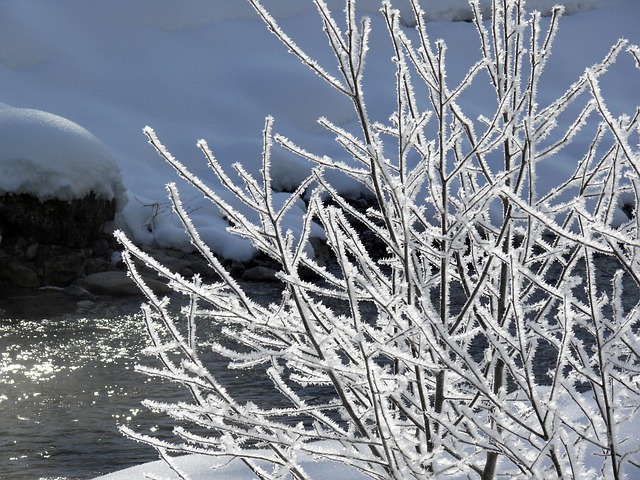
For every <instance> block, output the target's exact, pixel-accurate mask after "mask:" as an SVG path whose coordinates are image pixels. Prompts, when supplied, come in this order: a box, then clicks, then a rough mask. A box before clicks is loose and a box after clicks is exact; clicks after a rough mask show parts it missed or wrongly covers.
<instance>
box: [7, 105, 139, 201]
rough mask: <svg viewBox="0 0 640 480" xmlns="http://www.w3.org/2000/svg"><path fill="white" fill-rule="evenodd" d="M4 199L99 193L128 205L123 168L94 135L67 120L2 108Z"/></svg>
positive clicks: (69, 196) (45, 113) (76, 197)
mask: <svg viewBox="0 0 640 480" xmlns="http://www.w3.org/2000/svg"><path fill="white" fill-rule="evenodd" d="M0 145H1V146H2V147H1V148H0V195H5V194H7V193H11V194H21V193H24V194H29V195H32V196H34V197H37V198H38V199H40V200H43V201H44V200H50V199H54V198H55V199H59V200H65V201H68V200H74V199H79V198H83V197H85V196H86V195H87V194H89V193H90V192H93V193H94V194H95V195H96V196H97V197H98V198H104V199H107V200H113V199H115V200H116V204H117V206H118V209H121V208H122V207H123V206H124V204H125V203H126V198H127V197H126V194H125V187H124V185H123V183H122V175H121V173H120V168H119V167H118V164H117V163H116V161H115V160H114V158H113V156H112V155H111V153H110V152H109V150H108V149H107V147H106V146H105V145H104V144H103V143H102V142H101V141H100V140H98V139H97V138H96V137H95V136H94V135H93V134H91V133H90V132H89V131H87V130H86V129H84V128H83V127H81V126H80V125H78V124H76V123H74V122H72V121H70V120H67V119H66V118H63V117H60V116H58V115H54V114H52V113H47V112H43V111H41V110H33V109H28V108H13V107H10V106H7V105H4V104H2V105H0Z"/></svg>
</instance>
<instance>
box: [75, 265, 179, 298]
mask: <svg viewBox="0 0 640 480" xmlns="http://www.w3.org/2000/svg"><path fill="white" fill-rule="evenodd" d="M145 282H146V283H147V285H148V286H149V287H150V288H151V289H152V290H153V291H154V292H155V293H158V294H166V293H171V289H170V288H169V287H168V286H167V285H166V284H164V283H163V282H161V281H159V280H155V279H152V278H145ZM76 285H78V286H80V287H82V288H84V289H86V290H88V291H89V292H91V293H94V294H98V295H113V296H126V295H142V292H141V291H140V289H139V288H138V286H137V285H136V284H135V282H134V281H133V280H132V279H131V278H130V277H129V276H128V275H127V274H126V273H125V272H118V271H109V272H100V273H94V274H91V275H87V276H86V277H85V278H83V279H81V280H78V282H76Z"/></svg>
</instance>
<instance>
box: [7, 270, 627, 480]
mask: <svg viewBox="0 0 640 480" xmlns="http://www.w3.org/2000/svg"><path fill="white" fill-rule="evenodd" d="M603 270H605V271H604V272H603V273H604V275H602V277H603V278H602V279H601V280H602V281H603V282H605V283H607V282H608V281H610V276H611V275H612V273H613V269H610V270H612V271H611V272H608V271H606V270H608V269H603ZM244 287H245V289H246V291H247V292H250V293H251V294H252V295H253V297H254V298H256V299H257V300H260V299H262V300H263V301H269V300H274V299H275V298H276V297H277V296H278V294H279V291H278V289H277V286H276V285H270V284H264V283H263V284H249V285H245V286H244ZM630 287H631V286H630ZM628 291H633V295H631V296H630V298H629V300H631V301H630V302H629V305H635V302H636V301H637V298H638V292H637V290H636V289H635V288H629V290H628ZM142 301H143V298H142V297H134V298H124V299H123V298H119V299H118V298H102V299H94V300H92V301H91V302H89V301H78V300H77V299H75V298H72V297H69V296H66V295H64V294H62V293H60V292H55V291H20V290H18V291H6V290H0V479H11V480H13V479H49V480H53V479H56V480H63V479H67V480H72V479H74V480H75V479H88V478H94V477H96V476H98V475H101V474H105V473H109V472H112V471H115V470H119V469H122V468H126V467H128V466H132V465H136V464H140V463H143V462H147V461H151V460H156V459H157V455H156V453H155V450H153V449H152V448H151V447H149V446H146V445H141V444H137V443H135V442H133V441H131V440H130V439H128V438H126V437H124V436H123V435H121V434H120V432H119V431H118V425H128V426H131V427H132V428H134V430H136V431H138V432H141V433H152V432H154V434H158V433H162V431H163V430H166V429H167V428H169V425H166V424H165V425H157V423H156V422H159V421H162V420H159V418H160V419H162V417H161V416H154V415H153V414H152V413H151V412H149V411H148V410H147V409H146V408H145V407H142V406H141V405H140V402H141V401H142V400H144V399H145V398H152V399H154V400H159V401H162V400H175V399H177V398H179V396H180V395H182V394H183V393H181V392H180V390H179V389H177V387H176V386H175V385H172V384H164V383H162V382H160V381H158V380H155V379H150V378H148V377H146V376H144V375H142V374H139V373H137V372H135V371H134V365H135V364H137V363H141V362H142V363H144V360H145V357H144V356H143V355H142V354H141V353H140V352H141V350H142V349H143V348H144V347H145V346H146V345H147V337H146V334H145V331H144V326H143V321H142V318H141V315H140V313H139V307H140V303H141V302H142ZM211 369H212V371H214V372H216V373H217V374H220V373H222V372H224V374H225V375H227V377H226V378H224V377H223V378H220V380H221V381H223V383H226V386H227V388H232V389H233V391H234V393H236V394H237V395H239V396H240V397H243V398H244V399H245V400H254V399H258V400H260V401H264V400H265V398H264V392H265V391H266V390H267V389H266V388H265V389H262V388H261V385H260V380H259V379H257V378H253V379H252V378H248V377H247V374H248V372H243V373H242V378H238V377H236V376H235V375H236V373H234V372H232V371H228V370H226V369H225V368H224V365H223V364H221V365H220V368H216V365H211ZM262 381H264V378H263V379H262ZM258 403H260V402H258Z"/></svg>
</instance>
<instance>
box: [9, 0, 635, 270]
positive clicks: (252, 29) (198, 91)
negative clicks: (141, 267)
mask: <svg viewBox="0 0 640 480" xmlns="http://www.w3.org/2000/svg"><path fill="white" fill-rule="evenodd" d="M489 2H490V0H481V4H482V5H483V6H485V7H486V6H487V5H488V4H489ZM327 3H328V4H329V6H330V7H332V8H333V9H334V11H336V12H337V15H338V16H340V15H341V13H339V12H341V11H342V9H343V8H344V0H328V2H327ZM392 3H393V4H394V5H395V6H396V7H397V8H399V9H400V10H401V12H402V13H403V16H404V17H405V18H406V19H407V23H410V21H411V13H410V9H409V1H408V0H393V1H392ZM555 3H564V4H565V5H566V7H567V12H568V13H575V12H578V11H580V12H579V13H578V14H576V15H570V16H567V17H565V18H564V19H563V20H562V23H561V27H560V32H559V34H558V38H557V44H556V47H555V49H554V56H553V57H552V60H551V61H550V63H549V65H548V67H547V70H546V72H545V76H544V80H543V82H544V85H543V88H542V90H541V96H542V98H541V101H546V100H548V99H549V98H555V97H557V96H558V95H560V94H561V93H562V92H564V90H565V89H566V88H567V87H568V86H569V85H571V83H572V82H573V81H575V80H576V78H577V77H578V76H579V75H580V74H581V73H582V72H583V71H584V68H585V67H587V66H589V65H592V64H594V63H596V62H597V61H599V60H600V59H601V58H602V57H603V56H604V55H605V54H606V51H607V50H608V49H609V47H610V46H611V45H612V44H613V43H614V42H615V40H616V39H617V38H618V37H627V38H629V40H630V41H631V42H633V43H640V30H639V29H638V18H640V17H639V16H640V2H638V1H637V0H565V1H563V2H560V1H559V0H529V1H528V2H527V6H528V8H530V9H539V10H542V11H548V10H549V8H550V7H551V6H552V5H553V4H555ZM263 4H264V5H265V7H267V8H268V9H269V10H271V11H272V12H273V14H274V16H276V18H278V19H279V20H280V21H281V23H282V26H283V29H284V30H285V31H286V32H289V33H290V35H291V37H292V38H294V39H295V40H296V41H297V42H298V43H299V44H300V45H301V46H302V47H303V48H305V49H306V50H307V52H308V53H309V54H310V55H311V56H313V57H314V58H317V59H318V61H319V62H321V63H322V64H323V65H325V66H326V68H327V69H328V70H331V68H332V67H335V59H334V58H333V55H332V53H331V52H330V51H329V50H328V48H327V47H326V38H325V36H324V33H323V32H322V26H321V24H320V21H319V20H318V16H317V13H316V11H315V7H314V6H313V5H312V2H311V1H308V2H307V1H305V2H302V1H300V0H263ZM380 4H381V1H380V0H358V11H359V14H363V15H370V16H371V17H372V22H373V28H374V32H373V34H372V38H371V49H370V55H369V59H368V62H367V71H366V73H365V77H366V78H365V87H366V92H367V95H368V99H369V101H368V107H369V112H370V114H371V115H372V118H373V119H374V120H377V121H383V122H385V121H386V120H387V119H388V118H389V115H390V113H391V112H392V111H393V109H394V92H393V88H391V89H390V88H389V85H392V84H393V83H392V82H393V81H394V71H393V65H392V63H391V62H390V58H391V55H392V52H391V50H390V46H389V40H388V34H387V32H386V27H385V25H384V21H383V20H382V18H381V15H380V13H379V8H380ZM421 4H422V6H423V8H424V9H425V11H426V15H427V18H428V19H429V20H433V22H432V23H431V24H430V25H429V33H430V36H431V38H432V39H434V40H435V39H438V38H443V39H444V40H445V41H446V42H447V44H448V46H449V54H448V61H449V67H448V68H449V77H450V78H451V79H452V80H455V79H460V78H461V76H462V75H463V74H464V72H466V70H467V68H468V67H469V66H470V65H471V64H473V62H474V61H475V60H476V59H477V58H478V54H479V47H478V46H477V45H478V44H477V42H478V40H477V33H476V32H475V29H474V27H473V25H470V24H468V23H464V22H456V23H451V22H448V20H460V19H462V20H464V19H466V18H468V16H469V7H468V3H467V0H447V1H446V2H445V1H441V0H422V1H421ZM596 7H602V8H598V9H597V10H590V9H592V8H596ZM113 32H117V34H115V35H114V33H113ZM625 62H626V63H625ZM625 62H623V64H622V65H621V66H620V68H618V67H616V68H615V69H612V72H611V73H610V74H608V75H607V79H606V80H605V81H604V82H603V91H604V92H605V96H606V98H607V100H608V102H609V106H610V109H611V110H612V112H613V113H614V114H620V113H622V111H625V110H628V108H629V105H635V104H637V103H638V89H637V87H636V85H635V83H634V81H633V80H631V79H633V78H637V72H636V71H635V66H634V65H633V63H632V62H630V61H628V60H627V61H625ZM0 85H2V88H1V89H0V102H6V103H9V104H12V105H16V106H20V107H27V108H34V109H38V110H44V111H48V112H54V113H55V114H57V115H60V116H62V117H65V118H70V119H73V120H74V121H75V122H77V123H79V124H81V125H82V126H83V127H84V128H86V129H87V130H89V131H91V132H92V133H93V134H95V135H96V136H97V137H98V138H100V139H101V140H102V141H104V142H105V145H106V146H107V148H108V150H109V151H110V152H112V154H113V155H112V156H111V158H112V159H113V158H114V159H115V161H116V162H117V165H118V166H119V168H120V171H121V172H122V183H123V184H124V186H125V187H126V190H127V192H128V195H129V198H130V201H129V203H128V205H127V208H126V211H123V212H122V214H121V215H120V216H119V221H120V225H119V228H123V229H125V230H126V231H128V232H132V236H133V237H134V239H136V241H138V242H140V243H147V244H155V245H157V246H174V247H177V248H182V249H184V248H190V246H189V245H188V244H187V243H186V242H187V239H186V236H185V235H183V234H182V233H181V230H182V227H181V225H180V223H179V222H178V221H177V220H176V219H175V218H173V217H172V214H171V208H170V206H169V204H168V200H167V195H166V191H165V188H164V186H165V184H167V183H168V182H170V181H178V180H177V179H176V175H175V173H174V172H173V171H172V170H171V169H170V168H169V167H168V166H167V165H165V164H164V163H163V161H162V160H161V159H159V158H158V156H157V155H156V154H155V152H154V151H153V149H152V148H151V147H149V145H148V144H147V142H146V139H145V137H144V135H143V133H142V129H143V127H144V126H145V125H150V126H151V127H153V128H154V129H155V131H156V132H157V133H158V136H159V137H160V139H161V140H162V142H163V143H165V144H166V145H167V147H168V149H169V150H170V151H171V152H172V153H173V154H174V156H175V157H176V158H177V159H179V160H180V161H181V162H182V163H183V164H185V165H186V166H187V167H188V168H189V169H190V170H191V171H193V172H194V173H195V174H197V175H199V176H200V177H201V178H203V179H204V180H206V181H208V182H210V183H211V184H212V185H213V187H214V188H215V187H216V185H215V180H213V179H212V176H213V175H212V173H211V171H210V169H209V168H208V167H207V164H206V161H205V160H204V158H202V156H201V155H200V153H199V152H198V150H197V148H196V146H195V145H196V142H197V140H198V139H200V138H204V139H206V140H207V142H208V144H209V145H210V146H211V148H212V150H213V152H214V153H215V155H216V157H217V158H218V159H219V160H220V161H221V162H223V163H226V164H228V165H231V164H232V163H234V162H241V163H242V164H243V165H245V166H246V168H247V170H249V171H251V172H253V173H254V174H257V173H258V170H259V168H260V155H261V151H260V150H261V140H262V139H261V131H262V128H263V126H264V118H265V117H266V116H267V115H272V116H273V117H274V118H275V126H274V130H275V131H277V132H278V133H282V134H283V135H286V136H287V137H289V138H291V139H292V140H293V141H295V142H297V143H298V144H300V145H301V146H302V147H304V148H306V149H307V150H309V151H311V152H314V153H319V154H326V155H329V156H331V157H333V158H336V159H338V160H343V159H344V156H345V154H344V151H343V150H342V149H341V148H340V147H339V146H337V145H336V144H335V142H334V141H333V137H332V135H327V133H326V132H325V131H323V129H322V128H321V127H319V126H318V125H317V123H316V120H317V118H319V117H323V116H324V117H327V118H329V119H330V120H332V121H333V122H335V123H337V124H338V125H340V126H343V127H345V128H357V125H355V116H354V114H353V111H352V107H351V105H350V104H349V102H348V100H345V99H344V98H342V97H340V96H339V95H338V94H337V93H336V92H334V91H332V90H331V89H330V88H329V87H327V86H326V85H325V84H324V83H323V82H322V81H321V80H320V79H318V78H316V77H315V76H314V75H313V74H312V73H310V72H309V70H308V69H307V68H306V67H304V66H302V65H300V63H299V61H298V60H297V59H296V58H294V57H293V56H291V55H289V54H288V53H287V51H286V48H284V47H283V46H282V45H281V44H280V43H278V41H277V40H276V39H275V38H274V37H273V35H272V34H271V33H269V32H268V31H267V29H266V28H265V26H264V25H263V24H262V23H261V22H260V20H259V18H258V16H257V14H256V13H255V12H254V11H253V9H252V8H251V6H250V5H249V3H248V2H247V1H245V0H237V1H236V0H234V1H229V0H188V1H185V2H175V1H172V0H139V1H135V2H131V1H129V0H111V1H109V2H101V1H97V0H93V1H87V0H68V1H67V2H64V3H63V4H60V3H59V2H50V1H48V0H30V1H23V2H7V3H6V4H3V14H2V15H0ZM472 102H473V103H472V105H471V108H472V110H471V111H470V114H481V113H486V112H485V110H486V108H485V107H486V105H485V106H483V105H482V102H483V98H482V95H477V96H476V97H474V98H472ZM485 103H486V102H485ZM0 113H2V110H0ZM13 113H14V114H15V113H16V112H15V111H14V112H13ZM6 114H7V113H4V115H6ZM53 123H54V124H55V123H56V122H53ZM63 123H64V122H63ZM58 126H62V125H61V124H60V123H58ZM68 126H69V125H68V124H67V127H68ZM54 130H55V129H54ZM58 133H60V132H59V130H58ZM19 135H21V138H22V140H21V141H23V143H25V145H26V147H25V148H26V149H28V151H30V152H33V153H34V154H35V155H32V157H33V156H35V158H40V155H39V154H40V153H41V152H42V151H44V150H48V147H47V145H46V142H34V141H32V137H31V136H30V135H26V134H24V132H22V133H19ZM48 135H49V138H48V140H49V141H52V140H53V138H51V137H54V138H55V137H59V138H55V139H56V140H61V139H62V138H64V136H63V135H57V134H54V133H52V132H49V134H48ZM5 136H6V137H8V142H9V144H11V145H17V144H18V138H13V134H11V133H8V134H7V135H5ZM79 137H83V135H79ZM67 139H69V138H67ZM2 141H3V142H5V140H4V139H2ZM79 142H80V143H84V145H85V146H86V148H89V149H90V150H91V151H94V152H97V151H101V148H99V147H97V145H96V144H93V145H92V146H91V144H92V143H93V142H87V140H86V139H84V140H82V141H80V140H79ZM62 143H63V144H64V143H65V142H64V141H62ZM66 146H67V147H70V145H66ZM78 146H79V145H76V147H78ZM83 148H84V147H83ZM582 154H583V152H581V151H579V149H576V150H575V151H567V152H565V155H564V156H563V157H561V158H560V157H559V158H558V159H557V161H554V162H553V164H549V165H547V166H545V167H544V168H545V169H546V170H545V173H548V174H545V175H541V177H540V183H541V185H539V188H540V189H545V188H548V187H549V186H550V185H551V184H552V183H553V182H556V181H557V180H558V179H559V178H563V177H562V175H563V174H564V172H565V171H567V170H570V169H571V168H572V167H573V166H574V165H575V161H576V158H580V156H581V155H582ZM0 155H4V154H0ZM57 158H59V161H60V162H63V165H62V166H61V168H63V169H66V165H68V162H69V159H68V158H66V157H65V158H62V156H58V157H57ZM65 162H66V165H64V163H65ZM10 163H11V162H10ZM272 163H273V177H274V178H275V179H276V180H277V182H278V184H276V185H275V187H276V189H291V188H292V186H294V185H295V184H296V183H297V182H299V181H300V179H301V178H303V177H304V176H305V174H306V172H307V171H308V170H307V169H308V166H307V165H306V163H305V162H304V161H301V160H300V159H297V158H294V157H292V155H291V154H289V153H287V152H284V151H283V150H282V149H274V152H273V158H272ZM5 167H6V166H4V167H1V168H3V170H1V171H0V173H1V174H2V179H1V180H0V181H2V182H5V183H7V186H9V185H8V184H11V188H12V189H15V188H25V189H28V190H31V191H37V193H38V195H39V196H40V197H47V196H51V195H56V196H57V195H59V196H61V197H64V198H67V197H69V196H72V195H76V194H79V193H80V192H83V191H86V189H87V188H89V187H88V185H89V184H91V183H92V182H93V184H94V185H95V186H96V188H98V187H102V188H103V189H104V190H101V192H102V193H103V194H104V195H106V196H109V195H112V194H114V195H118V193H117V191H118V190H119V189H120V186H119V183H118V181H117V180H116V183H115V184H110V182H111V181H113V180H114V178H113V176H114V175H115V174H114V173H113V172H115V170H113V171H111V173H110V172H109V171H107V172H99V171H97V170H92V169H88V168H86V169H85V170H79V172H78V173H77V174H76V176H77V177H78V178H74V180H73V181H72V182H67V185H62V184H61V180H57V179H56V178H59V177H56V172H57V169H58V167H57V166H53V165H48V166H47V167H46V169H45V170H44V171H46V172H49V173H51V174H52V175H51V176H50V177H49V178H48V179H46V180H44V178H45V177H46V176H48V175H49V173H46V175H45V174H43V168H44V166H43V165H39V166H38V168H34V169H33V170H29V171H28V170H27V169H24V168H22V169H18V170H17V171H16V170H15V169H11V170H7V168H5ZM11 168H13V167H11ZM107 170H110V169H107ZM29 172H32V173H31V174H29V175H27V174H28V173H29ZM82 172H84V173H82ZM87 173H89V174H87ZM96 179H100V181H97V180H96ZM332 180H333V179H332ZM100 182H102V183H100ZM16 185H19V187H16ZM178 186H179V187H180V188H181V190H183V192H182V195H183V200H184V202H185V203H186V204H187V206H188V209H189V210H190V211H192V212H193V213H194V215H195V216H197V217H198V218H197V219H194V220H195V221H196V225H197V226H198V227H199V228H200V230H201V232H202V233H203V237H205V238H206V239H207V241H210V242H211V245H212V247H213V248H214V249H215V250H216V251H217V252H218V253H221V254H222V255H223V256H225V257H227V258H236V259H242V258H246V256H247V255H251V251H252V250H251V248H250V247H249V246H247V244H246V242H244V241H243V240H241V239H237V238H235V237H233V236H231V235H229V234H228V233H227V232H226V228H227V224H226V222H225V221H224V219H223V218H221V216H220V215H219V214H218V213H217V212H215V211H212V210H211V209H210V208H209V207H208V206H207V205H205V203H206V202H203V201H202V199H201V197H200V196H198V194H197V193H194V192H193V191H192V190H189V189H188V188H185V187H184V184H183V183H181V182H180V181H178ZM335 187H336V188H338V189H340V190H341V191H343V192H345V193H351V194H353V195H354V196H357V194H358V191H357V189H358V188H359V186H358V185H354V184H353V183H351V182H348V181H345V179H344V178H339V179H338V178H336V179H335ZM0 188H5V190H6V187H5V186H4V183H3V184H2V185H0Z"/></svg>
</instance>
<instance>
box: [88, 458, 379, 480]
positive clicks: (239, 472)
mask: <svg viewBox="0 0 640 480" xmlns="http://www.w3.org/2000/svg"><path fill="white" fill-rule="evenodd" d="M175 463H176V465H177V466H178V468H180V469H181V470H182V471H185V472H188V474H189V478H191V479H192V480H216V479H229V478H233V479H234V480H253V479H255V478H256V476H255V475H253V474H252V473H251V472H250V471H249V470H248V469H247V467H246V466H244V465H243V464H241V463H240V462H239V461H237V460H236V461H231V462H230V461H229V459H214V458H212V457H208V456H206V455H187V456H183V457H178V458H177V459H176V460H175ZM303 466H304V468H305V470H306V471H307V472H308V473H309V474H310V475H311V478H317V479H322V478H325V479H332V478H349V479H350V480H361V479H363V480H364V479H366V478H369V477H366V476H365V475H363V474H362V473H360V472H358V471H357V470H356V469H354V468H347V467H345V466H342V465H340V464H338V463H335V462H330V461H325V462H321V461H313V460H311V459H309V460H308V461H307V462H303ZM149 475H155V476H156V478H165V479H167V480H169V479H171V480H173V479H178V478H180V477H178V476H177V475H176V474H175V473H174V472H172V471H171V470H170V469H169V467H168V466H167V464H166V463H165V462H164V461H162V460H158V461H157V462H151V463H147V464H144V465H138V466H136V467H131V468H126V469H124V470H120V471H118V472H114V473H111V474H109V475H104V476H102V477H99V478H100V479H101V480H138V479H140V480H143V479H145V478H149V477H148V476H149Z"/></svg>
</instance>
